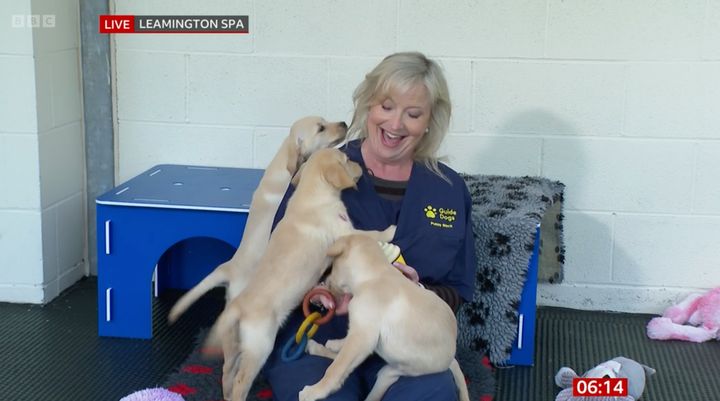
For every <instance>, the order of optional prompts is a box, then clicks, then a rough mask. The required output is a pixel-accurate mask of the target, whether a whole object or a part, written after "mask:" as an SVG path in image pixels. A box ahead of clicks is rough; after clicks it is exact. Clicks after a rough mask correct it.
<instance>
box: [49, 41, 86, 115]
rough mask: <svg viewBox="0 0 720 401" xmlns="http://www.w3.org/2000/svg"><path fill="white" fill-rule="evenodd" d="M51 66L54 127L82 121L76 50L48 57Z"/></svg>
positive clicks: (78, 66)
mask: <svg viewBox="0 0 720 401" xmlns="http://www.w3.org/2000/svg"><path fill="white" fill-rule="evenodd" d="M48 61H49V62H50V63H51V64H52V72H53V73H52V85H53V86H52V108H53V119H54V124H53V126H54V127H58V126H61V125H64V124H67V123H71V122H74V121H80V120H81V119H82V101H81V98H82V94H81V93H80V91H81V88H82V86H81V84H80V65H79V62H80V61H79V58H78V49H70V50H67V51H63V52H57V53H54V54H52V55H50V56H49V57H48Z"/></svg>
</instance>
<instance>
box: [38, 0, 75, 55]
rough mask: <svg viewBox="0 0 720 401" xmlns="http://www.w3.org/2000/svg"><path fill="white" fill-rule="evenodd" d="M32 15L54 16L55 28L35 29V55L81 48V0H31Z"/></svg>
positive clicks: (41, 27)
mask: <svg viewBox="0 0 720 401" xmlns="http://www.w3.org/2000/svg"><path fill="white" fill-rule="evenodd" d="M31 1H32V13H33V14H36V15H39V16H40V17H41V18H42V17H45V16H52V17H54V19H55V21H54V22H55V26H54V27H48V26H43V20H42V19H41V26H40V27H39V28H34V29H33V43H34V46H35V54H36V55H38V54H46V53H51V52H56V51H60V50H67V49H77V48H78V47H80V34H79V32H80V30H79V28H78V27H79V26H80V6H79V0H31Z"/></svg>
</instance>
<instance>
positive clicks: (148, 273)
mask: <svg viewBox="0 0 720 401" xmlns="http://www.w3.org/2000/svg"><path fill="white" fill-rule="evenodd" d="M262 174H263V170H261V169H246V168H221V167H200V166H184V165H168V164H165V165H158V166H155V167H153V168H151V169H149V170H147V171H146V172H144V173H142V174H140V175H138V176H136V177H134V178H132V179H130V180H129V181H127V182H125V183H123V184H121V185H119V186H117V187H115V188H113V189H112V190H110V191H108V192H107V193H105V194H103V195H102V196H99V197H98V198H97V199H96V207H97V241H98V333H99V335H100V336H109V337H129V338H151V337H152V292H153V287H152V277H153V274H154V273H155V289H154V290H155V294H158V293H160V292H161V291H162V290H163V289H165V288H191V287H192V286H194V285H195V284H196V283H197V282H198V281H200V280H201V279H202V278H203V277H204V276H205V275H207V274H208V273H209V272H210V271H211V270H212V269H214V268H215V267H216V266H217V265H218V264H219V263H221V262H223V261H225V260H227V259H229V258H230V257H231V256H232V253H233V252H234V249H235V248H237V246H238V244H239V243H240V239H241V237H242V233H243V230H244V228H245V222H246V221H247V215H248V209H249V208H250V202H251V201H252V194H253V192H254V191H255V188H256V187H257V185H258V183H259V182H260V178H261V177H262ZM156 267H157V269H156Z"/></svg>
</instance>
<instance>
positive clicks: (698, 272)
mask: <svg viewBox="0 0 720 401" xmlns="http://www.w3.org/2000/svg"><path fill="white" fill-rule="evenodd" d="M718 226H720V217H706V216H703V217H695V216H672V215H661V216H653V215H632V214H618V215H617V217H616V224H615V252H614V254H613V280H614V281H615V282H618V283H623V284H626V285H649V286H653V285H655V286H667V287H696V288H711V287H713V286H717V284H718V281H719V280H720V274H718V260H720V248H719V247H718V246H717V244H718V243H720V230H718Z"/></svg>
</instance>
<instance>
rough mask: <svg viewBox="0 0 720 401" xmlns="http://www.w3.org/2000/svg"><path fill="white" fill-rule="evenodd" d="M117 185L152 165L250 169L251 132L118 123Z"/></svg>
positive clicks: (232, 129)
mask: <svg viewBox="0 0 720 401" xmlns="http://www.w3.org/2000/svg"><path fill="white" fill-rule="evenodd" d="M119 129H120V132H122V133H123V135H122V136H120V141H119V144H118V145H119V154H120V159H119V160H118V163H119V164H120V165H122V166H123V170H122V175H121V176H120V180H119V181H118V183H119V182H122V181H126V180H128V179H130V178H132V177H134V176H136V175H137V174H140V173H142V172H143V171H145V170H147V169H149V168H150V167H152V166H154V165H156V164H191V165H199V166H229V167H251V165H252V160H253V159H252V158H253V148H252V145H253V138H252V129H250V128H242V127H222V126H203V125H190V124H166V123H144V122H133V121H121V122H120V126H119Z"/></svg>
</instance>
